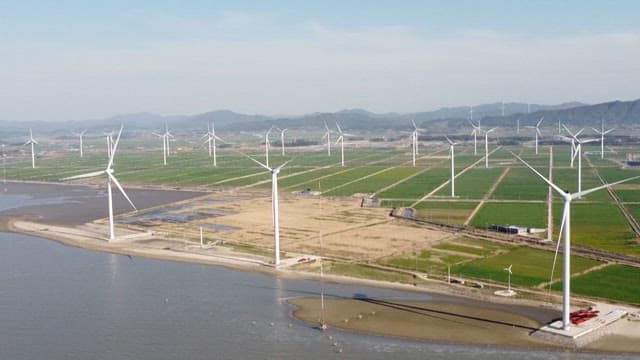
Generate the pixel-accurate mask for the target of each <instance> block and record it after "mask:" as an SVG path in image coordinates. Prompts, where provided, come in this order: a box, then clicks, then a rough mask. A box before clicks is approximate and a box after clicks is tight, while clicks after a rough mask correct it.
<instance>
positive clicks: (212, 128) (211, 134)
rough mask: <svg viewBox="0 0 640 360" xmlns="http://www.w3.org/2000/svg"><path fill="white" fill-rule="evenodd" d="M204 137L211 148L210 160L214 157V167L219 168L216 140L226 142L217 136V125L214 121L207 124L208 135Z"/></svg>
mask: <svg viewBox="0 0 640 360" xmlns="http://www.w3.org/2000/svg"><path fill="white" fill-rule="evenodd" d="M202 137H203V138H205V137H206V140H205V141H204V142H206V143H207V145H208V148H209V158H212V157H213V166H218V159H217V155H216V140H220V141H222V142H224V140H222V139H221V138H220V137H218V136H217V135H216V125H215V123H214V122H213V121H211V124H207V133H206V134H204V136H202Z"/></svg>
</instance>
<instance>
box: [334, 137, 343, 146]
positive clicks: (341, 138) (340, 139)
mask: <svg viewBox="0 0 640 360" xmlns="http://www.w3.org/2000/svg"><path fill="white" fill-rule="evenodd" d="M340 141H343V137H342V135H340V137H339V138H338V140H336V142H335V143H334V145H337V144H338V143H339V142H340Z"/></svg>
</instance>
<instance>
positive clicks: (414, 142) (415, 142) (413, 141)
mask: <svg viewBox="0 0 640 360" xmlns="http://www.w3.org/2000/svg"><path fill="white" fill-rule="evenodd" d="M411 124H412V125H413V132H412V133H411V155H412V164H413V166H416V155H417V154H418V139H419V138H418V127H417V126H416V122H415V121H413V119H411Z"/></svg>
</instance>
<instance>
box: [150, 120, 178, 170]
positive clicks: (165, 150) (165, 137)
mask: <svg viewBox="0 0 640 360" xmlns="http://www.w3.org/2000/svg"><path fill="white" fill-rule="evenodd" d="M153 134H154V135H155V136H157V137H160V138H162V163H163V164H164V166H167V157H168V156H169V154H170V152H171V150H170V148H169V138H170V137H173V135H172V134H171V132H170V131H169V125H167V123H166V122H165V123H164V133H162V134H157V133H153Z"/></svg>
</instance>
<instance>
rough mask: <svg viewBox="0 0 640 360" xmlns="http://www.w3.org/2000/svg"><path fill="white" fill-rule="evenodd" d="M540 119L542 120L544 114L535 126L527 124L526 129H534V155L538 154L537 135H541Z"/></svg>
mask: <svg viewBox="0 0 640 360" xmlns="http://www.w3.org/2000/svg"><path fill="white" fill-rule="evenodd" d="M542 120H544V116H543V117H541V118H540V120H539V121H538V123H537V124H536V126H527V129H535V131H536V155H538V136H542V133H541V132H540V124H542Z"/></svg>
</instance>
